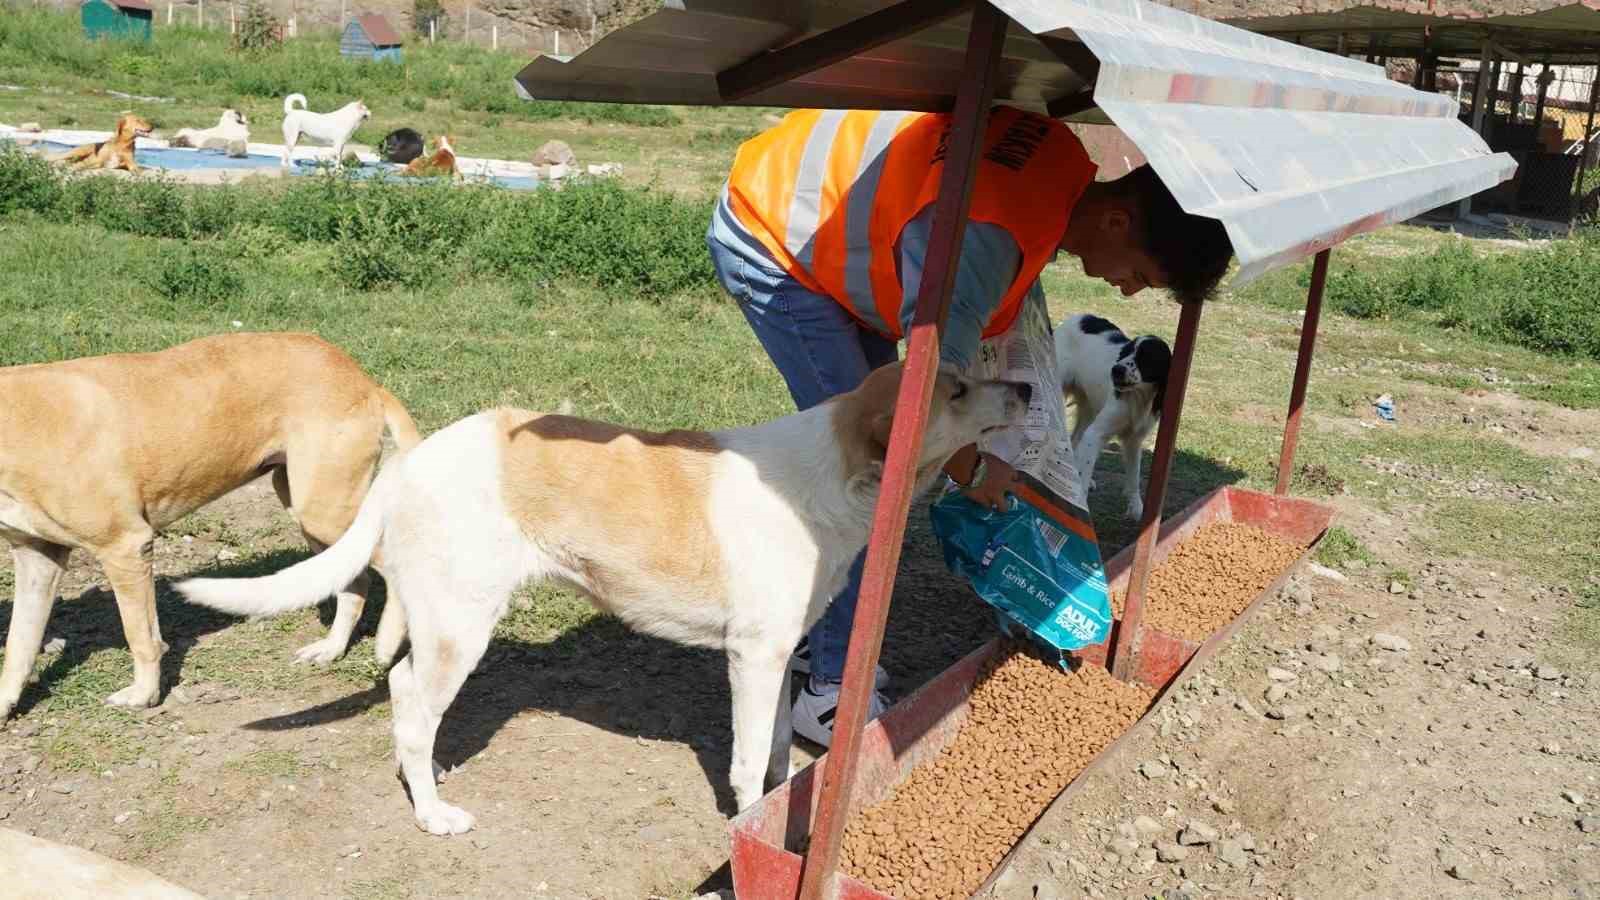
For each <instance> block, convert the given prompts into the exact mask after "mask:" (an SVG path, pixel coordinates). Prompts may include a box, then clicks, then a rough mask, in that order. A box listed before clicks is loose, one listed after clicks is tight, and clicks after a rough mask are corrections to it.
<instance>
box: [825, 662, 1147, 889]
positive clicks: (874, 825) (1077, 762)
mask: <svg viewBox="0 0 1600 900" xmlns="http://www.w3.org/2000/svg"><path fill="white" fill-rule="evenodd" d="M1154 697H1155V691H1154V690H1152V689H1150V688H1147V687H1145V686H1144V685H1141V684H1124V683H1122V682H1120V681H1117V680H1116V679H1114V678H1112V677H1111V675H1110V673H1108V672H1106V670H1105V669H1102V668H1100V667H1098V666H1093V665H1084V666H1083V667H1082V668H1080V669H1079V670H1078V671H1077V672H1074V673H1072V674H1070V675H1068V674H1066V673H1064V672H1062V671H1061V670H1060V669H1059V668H1057V667H1055V666H1053V665H1050V664H1048V663H1045V662H1042V661H1040V660H1039V659H1037V658H1036V657H1033V656H1030V655H1028V654H1027V653H1026V652H1018V651H1016V650H1013V651H1012V652H1009V653H1005V654H1002V655H1001V656H1000V658H999V660H998V661H997V662H996V663H994V664H992V665H991V667H990V668H989V669H988V670H987V671H986V672H985V674H983V675H982V676H980V678H979V679H978V683H977V685H976V686H975V687H974V688H973V691H972V697H971V700H970V713H969V714H968V716H967V720H966V721H965V722H964V723H962V725H961V730H960V731H959V732H958V733H957V734H956V737H955V740H953V741H951V742H950V744H949V745H948V746H946V747H945V748H944V750H942V751H940V753H939V755H938V757H936V758H935V759H934V760H932V761H931V762H927V763H924V764H922V765H921V766H918V767H917V768H916V769H915V770H914V771H913V772H912V773H911V778H910V779H908V780H907V781H906V783H905V784H904V785H902V786H901V787H900V789H899V790H897V791H896V792H895V793H894V795H893V796H891V797H890V798H889V799H887V800H885V801H883V802H882V803H879V804H877V805H876V806H872V807H869V808H867V809H866V810H864V811H863V812H862V813H861V814H860V815H858V816H856V817H855V818H854V819H853V820H852V821H851V823H850V826H849V827H848V828H847V829H846V830H845V835H844V853H843V865H844V868H845V871H847V872H849V873H850V874H851V875H852V876H854V877H855V878H857V879H859V880H861V881H864V882H866V883H868V884H870V885H872V886H873V887H874V888H876V889H878V890H879V891H882V892H884V893H886V894H889V895H891V896H894V897H897V898H900V900H918V898H927V900H935V898H955V897H968V896H970V895H971V894H972V892H973V891H974V890H976V889H977V888H978V886H979V885H980V884H982V883H983V880H984V879H985V878H986V877H988V875H989V873H990V872H991V871H993V870H994V867H995V866H996V865H998V864H999V862H1000V860H1001V859H1002V858H1003V857H1004V856H1005V855H1006V853H1007V852H1009V851H1010V850H1011V847H1012V845H1013V844H1015V843H1016V841H1017V839H1018V838H1020V837H1021V836H1022V832H1023V831H1024V830H1026V829H1027V827H1028V826H1029V825H1030V824H1032V822H1033V820H1034V819H1035V818H1037V817H1038V815H1039V813H1041V812H1043V811H1044V808H1045V807H1046V806H1048V805H1049V804H1050V801H1052V800H1054V799H1055V798H1056V795H1057V794H1060V793H1061V791H1062V789H1064V788H1065V787H1066V786H1067V785H1068V784H1069V783H1070V782H1071V781H1072V779H1073V778H1075V777H1076V776H1077V774H1078V773H1079V772H1081V771H1083V769H1084V767H1085V766H1087V765H1088V764H1089V762H1090V760H1092V759H1094V757H1095V755H1096V754H1098V753H1099V752H1100V751H1101V750H1103V749H1105V747H1106V746H1107V745H1109V744H1110V743H1111V742H1112V741H1113V740H1116V738H1117V736H1118V735H1120V734H1122V732H1123V731H1125V730H1126V729H1127V728H1128V726H1129V725H1131V724H1133V722H1135V721H1137V720H1138V718H1139V716H1140V715H1142V714H1143V713H1144V711H1145V709H1147V708H1148V707H1149V706H1150V702H1151V700H1152V699H1154Z"/></svg>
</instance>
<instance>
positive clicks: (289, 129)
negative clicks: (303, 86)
mask: <svg viewBox="0 0 1600 900" xmlns="http://www.w3.org/2000/svg"><path fill="white" fill-rule="evenodd" d="M297 102H298V103H299V104H300V106H299V108H298V109H296V108H295V103H297ZM371 115H372V113H371V112H370V111H369V110H368V109H367V105H366V104H365V103H362V102H361V101H360V100H353V101H351V102H349V103H346V104H345V105H343V106H341V107H339V108H338V109H336V110H334V111H333V112H331V113H314V112H312V111H311V110H309V109H306V96H305V95H304V94H290V95H289V96H287V97H285V98H283V167H284V168H285V169H287V168H289V154H290V153H291V152H292V151H293V150H294V145H295V144H297V143H299V142H300V137H301V136H302V135H304V136H306V137H310V138H314V139H316V140H319V141H322V142H324V143H328V144H332V145H333V162H334V164H335V165H344V145H345V144H347V143H349V141H350V135H352V134H355V133H356V129H357V128H360V127H361V123H362V122H365V121H366V120H367V117H368V116H371Z"/></svg>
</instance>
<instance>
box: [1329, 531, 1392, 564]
mask: <svg viewBox="0 0 1600 900" xmlns="http://www.w3.org/2000/svg"><path fill="white" fill-rule="evenodd" d="M1351 560H1360V561H1361V562H1363V563H1366V564H1367V565H1369V566H1370V565H1373V564H1375V563H1377V561H1378V558H1377V557H1376V556H1373V555H1372V551H1371V550H1368V549H1367V548H1366V547H1365V546H1363V545H1362V544H1361V542H1360V541H1359V540H1357V539H1356V537H1355V535H1353V534H1351V533H1350V532H1348V531H1346V530H1345V529H1344V528H1343V527H1342V526H1339V525H1335V526H1333V527H1332V528H1330V529H1328V534H1327V536H1326V537H1324V538H1323V539H1322V546H1320V547H1318V548H1317V562H1319V563H1322V564H1323V565H1325V566H1329V567H1332V568H1339V567H1341V566H1343V565H1345V564H1346V563H1348V562H1350V561H1351Z"/></svg>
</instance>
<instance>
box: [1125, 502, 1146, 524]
mask: <svg viewBox="0 0 1600 900" xmlns="http://www.w3.org/2000/svg"><path fill="white" fill-rule="evenodd" d="M1128 518H1130V519H1133V520H1134V521H1140V520H1143V519H1144V501H1143V500H1141V499H1139V498H1138V497H1129V498H1128Z"/></svg>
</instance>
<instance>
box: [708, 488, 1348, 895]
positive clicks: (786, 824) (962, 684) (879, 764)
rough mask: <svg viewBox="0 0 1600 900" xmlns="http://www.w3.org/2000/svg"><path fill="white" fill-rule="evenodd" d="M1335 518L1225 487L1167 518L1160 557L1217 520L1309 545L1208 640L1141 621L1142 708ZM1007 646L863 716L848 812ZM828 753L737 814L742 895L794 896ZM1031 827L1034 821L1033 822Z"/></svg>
mask: <svg viewBox="0 0 1600 900" xmlns="http://www.w3.org/2000/svg"><path fill="white" fill-rule="evenodd" d="M1332 519H1333V509H1332V508H1331V507H1328V506H1326V505H1324V504H1321V503H1315V502H1312V501H1310V500H1303V499H1300V498H1297V497H1286V496H1278V495H1273V494H1264V493H1261V492H1259V491H1251V490H1245V489H1243V488H1236V487H1224V488H1218V489H1217V490H1215V491H1212V492H1211V493H1210V494H1207V495H1206V496H1205V497H1203V498H1201V499H1200V500H1199V501H1197V502H1196V503H1195V504H1194V505H1193V506H1190V507H1189V508H1188V509H1186V510H1184V511H1183V512H1182V513H1179V514H1178V515H1177V516H1174V517H1172V518H1170V519H1168V520H1167V521H1166V522H1165V523H1164V524H1163V525H1162V527H1161V537H1160V539H1159V540H1158V541H1157V542H1156V545H1155V549H1154V556H1153V561H1154V563H1155V564H1156V565H1159V564H1160V563H1161V561H1162V560H1164V559H1166V558H1167V556H1168V555H1170V554H1171V553H1172V551H1173V550H1174V549H1176V548H1177V546H1178V545H1179V544H1181V543H1182V542H1183V541H1184V540H1186V539H1187V538H1188V537H1189V536H1190V535H1192V534H1194V532H1195V531H1197V530H1198V529H1199V528H1201V527H1202V526H1204V525H1207V524H1210V523H1212V522H1237V523H1240V524H1246V525H1254V526H1256V527H1258V528H1261V529H1262V530H1264V531H1266V532H1268V533H1270V534H1273V535H1276V536H1278V537H1281V538H1283V539H1285V540H1287V541H1289V542H1291V543H1294V544H1299V545H1301V546H1304V547H1305V550H1304V552H1302V553H1301V555H1300V556H1299V557H1298V558H1297V559H1296V560H1295V562H1294V563H1292V564H1291V565H1289V566H1288V567H1287V568H1285V569H1284V570H1283V571H1282V572H1281V573H1279V575H1278V577H1277V578H1276V579H1275V580H1274V581H1273V582H1272V583H1271V584H1270V585H1268V586H1267V587H1266V588H1265V589H1263V590H1262V591H1261V593H1260V594H1258V595H1257V596H1256V597H1255V599H1253V600H1252V601H1251V602H1250V605H1249V606H1247V607H1245V609H1244V611H1243V612H1241V613H1240V614H1239V615H1238V616H1237V617H1235V618H1234V619H1233V621H1231V622H1229V623H1228V624H1227V625H1225V626H1223V627H1222V628H1220V629H1218V630H1217V631H1216V632H1214V633H1212V634H1211V635H1210V636H1209V637H1207V638H1206V640H1205V641H1204V642H1196V641H1189V640H1185V639H1183V638H1180V637H1177V636H1176V635H1172V634H1168V633H1166V632H1164V631H1161V630H1160V629H1158V628H1155V627H1152V626H1145V627H1144V628H1143V629H1141V638H1140V646H1139V650H1138V653H1137V654H1136V656H1135V659H1136V660H1137V662H1136V665H1135V668H1134V671H1133V677H1134V679H1135V680H1137V681H1140V682H1142V683H1144V684H1146V685H1148V686H1150V687H1153V688H1156V690H1157V691H1158V693H1157V698H1156V702H1155V703H1154V704H1152V705H1151V707H1150V709H1149V710H1146V711H1145V716H1149V715H1150V713H1151V712H1153V711H1154V710H1155V709H1156V707H1158V706H1160V705H1161V703H1162V702H1163V701H1164V700H1165V698H1166V696H1167V695H1168V694H1170V693H1171V692H1172V689H1173V688H1174V687H1177V686H1178V685H1179V684H1181V683H1182V682H1183V680H1184V679H1185V678H1186V677H1188V676H1189V675H1191V674H1193V673H1194V672H1195V671H1197V670H1198V669H1199V668H1200V667H1201V666H1202V665H1204V664H1205V661H1206V660H1207V659H1209V658H1210V657H1211V655H1212V654H1213V653H1215V652H1216V651H1217V649H1218V648H1220V647H1221V646H1222V645H1223V644H1224V643H1226V642H1227V640H1228V638H1230V637H1231V636H1232V635H1233V633H1234V632H1235V631H1236V630H1238V628H1239V626H1240V625H1241V624H1243V623H1244V621H1245V620H1246V619H1248V618H1250V616H1251V615H1252V614H1254V613H1255V611H1256V610H1257V609H1258V608H1259V607H1260V605H1261V602H1262V601H1263V600H1265V599H1266V598H1268V597H1270V596H1272V595H1273V594H1275V593H1277V591H1278V589H1279V588H1281V587H1282V586H1283V583H1284V581H1286V580H1287V579H1288V577H1289V575H1290V573H1291V572H1293V571H1294V569H1295V568H1296V567H1297V566H1298V565H1299V564H1300V562H1301V561H1303V560H1304V559H1305V558H1306V557H1307V556H1309V555H1310V554H1311V553H1312V551H1314V550H1315V549H1316V547H1317V545H1318V544H1320V543H1321V542H1322V538H1323V536H1324V535H1325V534H1326V533H1327V530H1328V525H1329V523H1330V522H1331V521H1332ZM1133 556H1134V547H1133V546H1131V545H1130V546H1129V547H1127V548H1125V549H1124V550H1123V551H1122V552H1121V553H1119V554H1117V556H1116V557H1115V558H1113V559H1112V560H1111V561H1110V562H1109V563H1108V564H1107V566H1106V576H1107V580H1108V581H1109V582H1110V584H1111V589H1112V590H1113V591H1124V590H1126V589H1127V586H1128V580H1129V576H1130V575H1131V574H1132V565H1133ZM1121 626H1122V623H1121V621H1120V620H1118V622H1117V623H1116V625H1115V626H1114V627H1113V632H1112V642H1114V641H1115V640H1116V639H1117V632H1118V631H1119V630H1120V629H1121ZM1110 643H1111V642H1108V643H1107V644H1100V645H1096V646H1092V647H1086V648H1084V649H1083V650H1082V651H1080V652H1079V653H1078V654H1075V655H1076V656H1077V657H1078V658H1080V659H1081V660H1083V661H1084V662H1086V663H1089V664H1094V665H1102V666H1103V665H1105V664H1106V661H1107V660H1108V659H1109V658H1110ZM1003 646H1004V644H1003V642H1002V641H1001V640H999V639H996V640H992V641H989V642H988V643H986V644H984V645H983V646H982V647H979V648H978V649H976V650H974V651H972V652H971V653H969V654H967V656H966V657H965V658H963V659H962V660H961V661H960V662H958V663H956V664H955V665H953V666H951V667H950V668H948V669H946V670H944V671H943V672H942V673H940V674H939V675H938V676H937V677H935V678H934V679H933V680H931V681H929V682H928V683H927V684H925V685H923V686H922V687H921V688H919V689H918V690H917V691H916V693H914V694H912V695H911V696H909V697H907V698H905V699H904V700H902V701H900V702H899V703H897V704H895V705H894V707H893V708H891V709H890V710H889V711H888V712H886V713H885V714H884V715H883V716H882V717H880V718H878V719H876V720H874V721H873V722H871V723H869V724H868V725H867V727H866V729H865V731H864V732H863V734H862V740H861V744H860V745H859V746H860V759H859V762H858V763H857V765H858V766H859V768H858V769H857V772H856V790H855V791H854V792H853V793H852V796H851V810H850V812H851V814H852V815H853V814H854V813H855V812H857V811H859V810H861V809H864V808H866V807H868V806H871V805H873V804H875V803H877V802H879V801H881V800H884V799H886V798H887V797H889V795H891V794H892V793H894V791H895V789H896V788H897V787H899V785H900V784H901V783H903V782H904V781H905V780H906V779H907V778H909V777H910V776H911V772H912V770H913V769H915V768H916V767H917V766H919V765H921V764H922V763H924V762H928V761H931V760H932V759H934V758H935V757H936V756H938V755H939V751H941V750H942V749H944V747H945V746H946V745H947V744H949V743H950V741H951V740H953V739H954V738H955V736H956V732H957V731H959V730H960V728H961V724H962V723H963V722H965V721H966V718H967V712H968V706H967V698H968V696H969V695H970V694H971V693H972V689H973V685H974V683H975V681H976V680H977V678H978V676H979V674H980V673H982V672H983V669H984V666H985V664H986V663H988V662H989V660H990V659H992V658H993V657H994V656H995V655H996V654H997V653H999V652H1001V650H1002V647H1003ZM1139 721H1140V722H1142V721H1144V719H1143V718H1141V719H1140V720H1139ZM1137 724H1138V723H1135V724H1134V725H1133V726H1130V727H1129V729H1128V731H1132V730H1133V728H1134V727H1137ZM1126 734H1127V732H1124V733H1123V735H1121V736H1118V738H1117V739H1116V741H1114V742H1113V743H1112V744H1111V745H1110V746H1109V747H1107V748H1106V749H1105V750H1104V751H1103V752H1101V753H1100V755H1099V756H1097V757H1095V759H1094V761H1093V762H1092V763H1090V764H1089V766H1088V768H1086V769H1084V770H1083V771H1082V772H1080V773H1079V774H1078V775H1077V777H1075V778H1074V779H1073V780H1072V782H1071V784H1069V785H1068V786H1067V787H1066V789H1065V790H1063V791H1062V792H1061V794H1060V795H1059V796H1057V797H1056V798H1055V800H1054V802H1053V803H1052V807H1051V808H1054V807H1055V806H1056V805H1059V804H1062V803H1067V802H1070V800H1071V798H1072V797H1073V796H1074V795H1075V794H1076V793H1077V792H1078V791H1079V790H1081V789H1082V785H1083V784H1084V783H1085V782H1086V781H1087V780H1088V776H1090V775H1092V774H1093V773H1094V772H1096V771H1098V770H1100V769H1101V768H1103V767H1105V766H1106V765H1108V764H1109V763H1110V761H1111V760H1113V759H1115V758H1116V757H1117V753H1118V750H1119V749H1120V747H1121V745H1122V741H1123V737H1124V736H1125V735H1126ZM828 762H829V757H828V755H827V754H824V755H823V756H822V757H821V758H820V759H818V760H817V761H816V762H814V763H812V764H811V765H810V766H807V767H806V768H805V769H803V770H801V771H800V772H798V773H797V774H796V775H795V776H794V777H793V778H791V779H789V781H787V782H786V783H784V784H782V785H780V786H779V787H778V788H777V789H776V790H773V791H772V792H771V793H769V794H767V796H765V797H763V798H762V799H761V801H760V802H759V803H757V804H755V805H754V806H752V807H750V808H749V809H747V810H745V811H744V812H743V813H740V814H739V816H738V817H736V818H735V819H734V820H733V821H732V823H731V825H730V830H731V832H732V842H733V848H732V856H733V866H732V867H733V884H734V893H735V895H736V896H737V897H738V898H739V900H793V897H794V895H795V886H796V885H797V884H798V883H799V879H800V872H801V868H802V865H803V859H802V857H801V855H800V854H801V853H802V852H804V850H805V849H806V842H807V840H808V838H809V835H810V833H811V829H812V825H813V819H814V817H815V814H816V812H815V810H816V804H817V801H818V798H819V791H818V785H820V783H821V781H820V779H821V775H822V773H823V772H824V771H825V770H826V768H827V766H828ZM1029 831H1030V832H1031V831H1032V824H1030V825H1029ZM1024 837H1026V836H1024ZM1014 854H1015V850H1014V849H1013V851H1012V854H1011V855H1007V856H1006V858H1005V859H1003V860H1001V862H1000V864H999V865H997V866H996V867H995V869H994V871H993V872H991V873H989V878H988V880H987V881H986V882H985V885H987V884H988V883H990V882H992V881H993V880H994V879H995V878H996V877H997V876H998V875H999V874H1000V873H1001V872H1003V871H1004V870H1005V868H1006V866H1007V865H1009V864H1010V862H1011V856H1012V855H1014ZM837 885H838V891H839V893H838V896H839V897H840V898H841V900H869V898H870V900H892V898H891V897H889V896H888V895H885V894H882V893H880V892H878V891H877V890H874V889H873V888H871V887H869V886H867V885H865V884H863V883H861V882H859V881H857V880H855V879H853V878H850V877H849V876H847V875H843V874H840V875H839V876H838V877H837Z"/></svg>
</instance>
